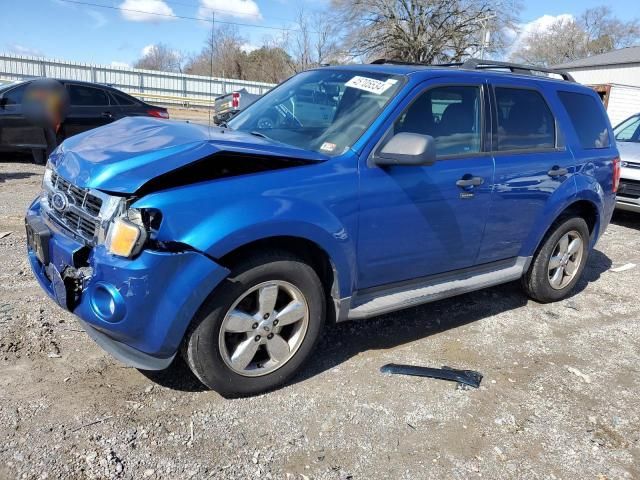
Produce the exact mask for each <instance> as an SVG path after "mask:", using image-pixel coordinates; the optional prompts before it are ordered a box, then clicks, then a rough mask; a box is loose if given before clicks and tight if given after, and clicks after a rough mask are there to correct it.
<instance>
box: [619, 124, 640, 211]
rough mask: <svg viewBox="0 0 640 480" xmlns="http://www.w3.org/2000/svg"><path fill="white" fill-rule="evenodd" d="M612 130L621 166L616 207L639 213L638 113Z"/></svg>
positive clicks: (639, 140)
mask: <svg viewBox="0 0 640 480" xmlns="http://www.w3.org/2000/svg"><path fill="white" fill-rule="evenodd" d="M613 130H614V133H615V137H616V143H617V144H618V151H619V152H620V166H621V167H622V168H621V175H620V186H619V187H618V200H617V202H616V208H618V209H620V210H629V211H631V212H638V213H640V113H636V114H635V115H633V116H631V117H629V118H627V119H626V120H625V121H624V122H622V123H621V124H620V125H618V126H617V127H616V128H614V129H613Z"/></svg>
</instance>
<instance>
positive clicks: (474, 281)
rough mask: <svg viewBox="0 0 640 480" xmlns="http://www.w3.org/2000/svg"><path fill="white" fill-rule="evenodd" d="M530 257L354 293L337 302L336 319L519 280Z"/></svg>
mask: <svg viewBox="0 0 640 480" xmlns="http://www.w3.org/2000/svg"><path fill="white" fill-rule="evenodd" d="M531 259H532V257H514V258H510V259H508V260H501V261H499V262H492V263H487V264H484V265H479V266H475V267H471V268H467V269H463V270H456V271H453V272H446V273H440V274H437V275H431V276H428V277H423V278H420V279H415V280H410V281H408V282H401V283H396V284H391V285H383V286H381V287H373V288H368V289H366V290H362V291H360V292H356V293H355V294H354V295H353V296H352V297H351V298H349V299H343V301H341V302H340V303H341V304H340V310H341V312H340V313H341V314H342V315H339V316H338V320H339V321H340V320H355V319H362V318H369V317H374V316H376V315H382V314H384V313H389V312H393V311H396V310H402V309H404V308H409V307H414V306H416V305H421V304H423V303H429V302H434V301H436V300H441V299H443V298H448V297H453V296H456V295H461V294H463V293H468V292H472V291H474V290H481V289H483V288H487V287H491V286H494V285H499V284H501V283H507V282H511V281H514V280H518V279H519V278H520V277H522V275H523V274H524V272H526V271H527V269H528V268H529V264H530V263H531Z"/></svg>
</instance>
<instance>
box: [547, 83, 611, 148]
mask: <svg viewBox="0 0 640 480" xmlns="http://www.w3.org/2000/svg"><path fill="white" fill-rule="evenodd" d="M558 97H559V98H560V101H561V102H562V104H563V105H564V108H565V110H566V111H567V113H568V114H569V118H570V119H571V123H572V124H573V128H574V129H575V131H576V134H577V135H578V140H579V141H580V146H581V147H582V148H584V149H587V150H588V149H593V148H608V147H609V145H611V139H610V138H609V128H608V126H607V119H606V118H605V116H604V112H603V110H602V106H601V105H599V104H598V100H597V99H596V98H595V97H593V96H591V95H587V94H584V93H576V92H558Z"/></svg>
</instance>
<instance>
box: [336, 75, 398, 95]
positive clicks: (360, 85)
mask: <svg viewBox="0 0 640 480" xmlns="http://www.w3.org/2000/svg"><path fill="white" fill-rule="evenodd" d="M396 82H397V80H395V79H393V78H390V79H388V80H387V81H385V82H383V81H381V80H376V79H375V78H367V77H361V76H359V75H356V76H355V77H353V78H352V79H351V80H349V81H348V82H347V83H345V87H351V88H357V89H359V90H364V91H365V92H370V93H375V94H376V95H381V94H383V93H384V92H386V91H387V90H388V89H389V87H391V86H393V85H394V84H395V83H396Z"/></svg>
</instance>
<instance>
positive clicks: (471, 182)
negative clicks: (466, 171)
mask: <svg viewBox="0 0 640 480" xmlns="http://www.w3.org/2000/svg"><path fill="white" fill-rule="evenodd" d="M483 183H484V178H482V177H472V176H467V175H465V176H464V177H462V178H461V179H460V180H458V181H457V182H456V185H457V186H459V187H462V188H464V187H477V186H479V185H482V184H483Z"/></svg>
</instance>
